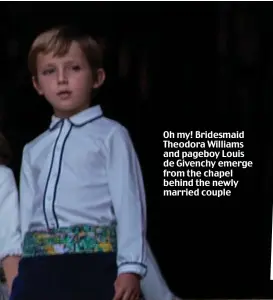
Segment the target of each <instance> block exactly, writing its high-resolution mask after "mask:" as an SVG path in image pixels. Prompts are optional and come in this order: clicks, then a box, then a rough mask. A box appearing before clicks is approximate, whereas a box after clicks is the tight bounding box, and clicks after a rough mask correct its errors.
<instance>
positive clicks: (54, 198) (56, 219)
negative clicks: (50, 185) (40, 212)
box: [52, 125, 72, 228]
mask: <svg viewBox="0 0 273 300" xmlns="http://www.w3.org/2000/svg"><path fill="white" fill-rule="evenodd" d="M71 130H72V125H71V127H70V129H69V131H68V133H67V135H66V137H65V138H64V141H63V145H62V150H61V154H60V160H59V169H58V175H57V179H56V183H55V187H54V193H53V195H54V196H53V201H52V212H53V215H54V219H55V222H56V226H57V228H59V221H58V218H57V215H56V212H55V202H56V194H57V186H58V183H59V179H60V174H61V165H62V159H63V154H64V147H65V143H66V141H67V139H68V136H69V134H70V132H71Z"/></svg>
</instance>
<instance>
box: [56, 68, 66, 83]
mask: <svg viewBox="0 0 273 300" xmlns="http://www.w3.org/2000/svg"><path fill="white" fill-rule="evenodd" d="M57 79H58V84H67V83H68V78H67V76H66V74H65V72H63V71H60V72H59V73H58V78H57Z"/></svg>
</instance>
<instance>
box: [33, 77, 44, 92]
mask: <svg viewBox="0 0 273 300" xmlns="http://www.w3.org/2000/svg"><path fill="white" fill-rule="evenodd" d="M32 85H33V87H34V89H35V90H36V91H37V93H38V94H39V95H41V96H42V95H43V91H42V89H41V87H40V84H39V82H38V79H37V77H36V76H32Z"/></svg>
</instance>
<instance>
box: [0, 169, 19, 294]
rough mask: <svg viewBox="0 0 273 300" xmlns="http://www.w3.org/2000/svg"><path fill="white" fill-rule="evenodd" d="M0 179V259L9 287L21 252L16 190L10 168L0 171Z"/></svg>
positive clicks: (15, 272) (16, 269) (16, 270)
mask: <svg viewBox="0 0 273 300" xmlns="http://www.w3.org/2000/svg"><path fill="white" fill-rule="evenodd" d="M0 180H1V182H0V215H1V216H0V261H2V265H3V268H4V273H5V277H6V280H7V284H8V287H9V289H10V288H11V285H12V282H13V279H14V278H15V276H16V275H17V272H18V263H19V259H20V255H21V253H22V249H21V232H20V219H19V204H18V192H17V186H16V182H15V179H14V176H13V173H12V171H11V170H10V169H8V168H5V169H4V172H3V174H2V172H1V178H0Z"/></svg>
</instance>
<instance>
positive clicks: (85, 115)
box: [49, 105, 103, 130]
mask: <svg viewBox="0 0 273 300" xmlns="http://www.w3.org/2000/svg"><path fill="white" fill-rule="evenodd" d="M102 115H103V112H102V109H101V106H100V105H95V106H92V107H89V108H88V109H85V110H83V111H81V112H79V113H77V114H76V115H73V116H72V117H70V118H68V119H67V120H68V121H69V122H70V123H71V124H73V125H74V126H83V125H84V124H86V123H89V122H91V121H93V120H95V119H97V118H100V117H101V116H102ZM63 120H64V119H61V118H58V117H56V116H54V115H53V116H52V118H51V123H50V126H49V130H54V129H55V128H56V127H57V126H58V125H60V124H61V123H62V121H63Z"/></svg>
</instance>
